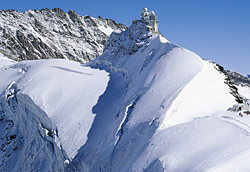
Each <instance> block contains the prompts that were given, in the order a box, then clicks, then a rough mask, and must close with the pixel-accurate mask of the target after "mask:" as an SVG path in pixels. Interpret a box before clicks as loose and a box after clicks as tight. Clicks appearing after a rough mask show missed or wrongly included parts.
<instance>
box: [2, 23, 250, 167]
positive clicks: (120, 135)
mask: <svg viewBox="0 0 250 172" xmlns="http://www.w3.org/2000/svg"><path fill="white" fill-rule="evenodd" d="M99 29H101V30H105V28H99ZM3 61H4V63H3ZM5 62H6V59H4V58H0V63H2V64H1V67H0V94H1V98H2V99H1V102H2V104H5V105H6V106H7V107H8V108H9V109H12V111H13V112H12V111H11V112H12V113H15V110H13V109H15V108H17V107H19V105H16V104H15V103H14V106H10V105H8V102H12V103H13V102H15V100H17V102H18V101H21V102H24V101H23V99H24V97H26V96H27V97H26V98H27V99H28V100H29V101H28V102H29V103H28V104H31V105H32V107H33V108H34V109H36V108H37V109H38V110H34V111H32V112H34V113H28V114H26V115H32V116H35V121H36V123H35V124H36V126H35V127H37V125H38V126H40V128H39V129H40V130H41V132H40V133H42V134H41V136H40V135H39V134H38V135H36V134H32V136H31V138H37V139H41V137H42V138H45V141H43V145H46V144H45V143H47V140H49V141H51V142H52V143H53V144H54V145H57V146H56V149H55V151H52V153H51V155H49V156H51V157H54V158H55V159H57V158H58V162H55V164H56V165H57V168H56V169H57V170H58V171H59V170H61V169H63V168H65V169H64V170H65V171H83V172H89V171H90V172H96V171H102V172H117V171H119V172H128V171H132V172H163V171H170V172H182V171H183V172H184V171H232V172H235V171H243V172H244V171H246V172H247V171H249V170H250V166H249V164H248V161H247V159H249V158H250V137H249V136H250V116H247V115H244V117H240V116H239V115H238V113H237V112H229V111H228V109H229V108H231V107H232V106H233V105H234V104H236V103H237V102H236V100H235V97H234V95H232V93H231V90H230V88H229V86H228V85H227V84H226V82H225V75H224V74H223V73H222V72H221V71H219V70H218V69H217V68H216V65H215V64H214V63H212V62H209V61H205V60H203V59H201V58H200V57H199V56H198V55H196V54H195V53H193V52H191V51H189V50H187V49H184V48H182V47H180V46H177V45H175V44H173V43H171V42H169V41H168V40H167V39H165V38H164V37H162V36H161V35H157V34H152V33H151V32H150V30H149V29H148V28H147V26H146V25H145V23H142V22H139V21H134V22H133V24H132V26H131V27H130V28H128V29H127V30H126V31H122V32H113V33H112V34H111V36H110V38H109V40H108V41H107V43H106V46H105V48H104V53H103V54H102V55H101V56H99V57H98V58H97V59H95V60H93V61H91V62H90V63H87V64H84V65H82V64H80V63H76V62H72V61H69V60H36V61H22V62H18V63H14V64H13V62H12V61H8V60H7V63H5ZM249 93H250V91H249V88H248V87H246V88H244V90H243V89H239V94H241V95H242V96H244V97H246V98H248V97H249ZM19 95H21V96H20V97H18V96H19ZM22 96H24V97H22ZM16 97H17V99H15V98H16ZM18 98H19V99H20V100H19V99H18ZM32 101H33V102H32ZM21 105H22V104H21ZM31 105H30V106H31ZM36 105H37V106H36ZM8 108H5V109H8ZM39 108H41V109H39ZM24 109H25V108H24ZM36 111H39V113H38V114H40V115H38V117H36V113H35V112H36ZM22 112H23V113H24V114H25V112H26V111H25V110H24V111H22ZM4 113H6V112H4ZM4 113H3V112H1V111H0V114H2V115H3V114H4ZM41 114H43V115H42V117H41ZM46 115H47V118H46ZM10 116H11V115H10ZM39 119H41V120H39ZM6 120H7V119H6ZM39 122H40V123H39ZM16 123H17V122H16ZM19 123H21V120H19ZM1 124H2V123H1V121H0V127H1ZM29 124H30V122H29ZM42 124H43V125H42ZM45 124H46V125H45ZM15 125H16V124H14V126H15ZM50 125H51V127H49V126H50ZM32 129H33V128H32ZM27 130H29V128H27ZM3 131H4V129H3V128H2V129H1V132H3ZM13 131H14V130H13ZM15 131H16V130H15ZM4 134H5V135H7V134H6V133H4ZM4 134H3V135H4ZM23 135H24V134H23ZM27 140H31V139H27ZM1 144H2V143H1ZM29 144H31V143H30V142H27V144H26V145H29ZM20 149H21V148H20ZM46 150H47V149H46ZM10 152H11V151H10ZM12 152H13V151H12ZM35 152H36V151H35ZM36 153H37V152H36ZM46 153H47V152H46ZM13 154H14V153H13ZM55 154H56V155H55ZM4 155H5V154H4V152H0V156H2V157H4ZM37 156H40V155H39V154H38V155H37ZM57 156H58V157H57ZM43 157H44V155H41V159H39V160H37V163H38V162H39V163H40V165H41V164H42V162H43ZM3 159H4V158H3ZM5 160H6V159H5ZM13 161H14V160H13ZM33 161H34V160H33V159H31V160H30V161H29V162H30V163H33ZM9 162H11V161H9ZM39 163H38V164H39ZM47 163H48V162H47ZM2 164H3V163H2ZM62 164H64V167H62ZM0 165H1V162H0ZM50 165H51V164H50V163H48V168H50ZM41 166H42V167H44V166H43V165H41ZM19 169H23V168H19Z"/></svg>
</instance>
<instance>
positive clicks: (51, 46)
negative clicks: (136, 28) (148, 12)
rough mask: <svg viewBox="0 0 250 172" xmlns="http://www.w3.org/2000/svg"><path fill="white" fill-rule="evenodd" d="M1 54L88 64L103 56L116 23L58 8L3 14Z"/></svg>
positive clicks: (9, 56)
mask: <svg viewBox="0 0 250 172" xmlns="http://www.w3.org/2000/svg"><path fill="white" fill-rule="evenodd" d="M0 16H1V20H0V33H1V34H0V52H1V53H2V54H3V55H5V56H6V57H8V58H11V59H15V60H26V59H29V60H34V59H51V58H64V59H70V60H75V61H80V62H87V61H90V60H92V59H94V58H95V57H96V56H98V55H100V54H102V52H103V47H104V44H105V42H106V41H107V39H108V37H109V35H110V34H111V33H112V32H113V31H117V30H118V31H122V30H125V29H126V28H127V27H126V26H125V25H123V24H117V23H116V22H115V21H114V20H111V19H103V18H101V17H98V18H93V17H90V16H80V15H78V14H77V13H76V12H74V11H73V10H70V11H69V12H68V13H65V12H64V11H63V10H61V9H59V8H54V9H52V10H50V9H47V8H46V9H41V10H27V11H25V12H23V13H22V12H18V11H15V10H1V11H0Z"/></svg>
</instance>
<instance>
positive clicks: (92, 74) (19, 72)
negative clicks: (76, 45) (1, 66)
mask: <svg viewBox="0 0 250 172" xmlns="http://www.w3.org/2000/svg"><path fill="white" fill-rule="evenodd" d="M0 75H1V76H3V77H0V83H2V84H1V87H0V92H1V93H3V92H4V91H5V89H6V88H7V87H8V85H9V84H10V83H12V82H13V81H15V82H16V85H17V89H20V90H19V91H18V92H19V93H24V94H27V95H28V96H30V97H31V98H32V100H33V101H34V102H35V103H36V104H37V105H38V106H39V107H40V108H41V109H43V110H44V111H45V112H46V113H47V115H48V117H49V118H50V119H51V120H52V121H53V122H54V123H55V125H56V127H57V129H58V137H59V140H60V142H61V144H62V148H63V149H64V150H65V151H66V153H67V155H68V157H69V158H73V157H74V156H75V155H76V153H77V150H78V149H79V148H80V147H81V146H82V145H83V144H84V143H85V142H86V140H87V134H88V131H89V129H90V127H91V124H92V122H93V120H94V118H95V114H93V113H92V107H93V106H94V105H95V104H96V102H97V100H98V97H99V96H100V95H101V94H102V93H103V92H104V91H105V88H106V85H107V82H108V80H109V77H108V76H107V73H106V72H104V71H100V70H95V69H91V68H89V67H85V66H83V65H80V64H79V63H77V62H73V61H69V60H38V61H23V62H19V63H17V64H15V65H12V66H9V67H8V68H5V70H3V71H1V73H0Z"/></svg>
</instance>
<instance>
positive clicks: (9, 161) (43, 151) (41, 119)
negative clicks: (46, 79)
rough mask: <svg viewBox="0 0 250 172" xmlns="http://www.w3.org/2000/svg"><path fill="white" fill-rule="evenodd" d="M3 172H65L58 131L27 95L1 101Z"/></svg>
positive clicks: (0, 167) (1, 99) (0, 130)
mask: <svg viewBox="0 0 250 172" xmlns="http://www.w3.org/2000/svg"><path fill="white" fill-rule="evenodd" d="M0 135H1V140H0V169H1V171H37V170H38V169H39V170H40V171H63V170H64V159H65V157H64V153H63V151H62V150H61V149H60V148H59V147H58V146H57V145H56V140H58V138H57V136H58V135H57V129H56V126H55V125H54V124H53V122H52V121H51V120H50V119H49V118H48V116H47V114H46V113H45V112H44V111H42V110H41V109H40V108H39V107H38V106H37V105H36V104H35V103H34V102H33V101H32V100H31V99H30V98H29V96H27V95H24V94H18V95H14V96H13V97H9V98H8V99H5V97H1V98H0Z"/></svg>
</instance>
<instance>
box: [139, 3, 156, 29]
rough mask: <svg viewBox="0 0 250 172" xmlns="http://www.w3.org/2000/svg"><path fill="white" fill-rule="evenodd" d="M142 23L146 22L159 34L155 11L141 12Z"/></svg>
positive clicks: (146, 10) (145, 9) (143, 10)
mask: <svg viewBox="0 0 250 172" xmlns="http://www.w3.org/2000/svg"><path fill="white" fill-rule="evenodd" d="M141 21H144V22H146V23H147V24H148V25H149V26H150V27H151V28H152V30H153V31H154V32H156V33H158V32H159V31H158V23H159V20H158V17H157V16H156V15H155V12H154V11H151V12H149V11H148V9H147V8H143V9H142V11H141Z"/></svg>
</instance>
